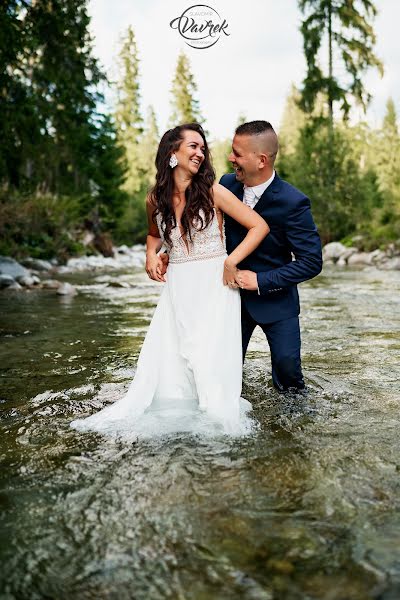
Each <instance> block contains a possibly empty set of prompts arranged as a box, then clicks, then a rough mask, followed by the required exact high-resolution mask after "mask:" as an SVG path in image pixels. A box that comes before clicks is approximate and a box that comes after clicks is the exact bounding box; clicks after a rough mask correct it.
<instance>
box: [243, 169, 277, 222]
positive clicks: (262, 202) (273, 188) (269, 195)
mask: <svg viewBox="0 0 400 600" xmlns="http://www.w3.org/2000/svg"><path fill="white" fill-rule="evenodd" d="M281 187H282V180H281V179H280V178H279V177H278V174H277V173H276V172H275V177H274V179H273V181H272V183H271V184H270V185H269V186H268V187H267V189H266V190H265V192H264V193H263V194H262V196H261V198H260V199H259V201H258V202H257V204H256V205H255V207H254V210H255V211H256V212H258V213H260V212H262V211H263V210H264V208H265V207H266V205H267V204H268V202H270V201H271V200H274V199H276V197H277V195H278V194H279V191H280V189H281ZM242 197H243V192H242Z"/></svg>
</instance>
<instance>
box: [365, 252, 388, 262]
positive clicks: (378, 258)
mask: <svg viewBox="0 0 400 600" xmlns="http://www.w3.org/2000/svg"><path fill="white" fill-rule="evenodd" d="M369 256H370V259H371V262H372V263H373V264H375V265H376V264H378V263H382V262H385V261H386V260H387V254H386V252H383V250H379V248H377V249H376V250H373V251H372V252H370V253H369Z"/></svg>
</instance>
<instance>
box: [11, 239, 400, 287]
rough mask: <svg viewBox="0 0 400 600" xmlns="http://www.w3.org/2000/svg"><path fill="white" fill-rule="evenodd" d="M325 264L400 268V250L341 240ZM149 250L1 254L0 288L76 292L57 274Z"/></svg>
mask: <svg viewBox="0 0 400 600" xmlns="http://www.w3.org/2000/svg"><path fill="white" fill-rule="evenodd" d="M322 255H323V259H324V265H336V266H338V267H371V266H372V267H376V268H378V269H382V270H400V250H399V249H398V248H396V246H395V245H394V244H390V245H389V246H388V247H387V248H386V250H380V249H376V250H373V251H372V252H362V251H360V250H359V249H358V248H356V247H350V248H349V247H346V246H344V245H343V244H342V243H341V242H331V243H329V244H326V245H325V246H324V248H323V250H322ZM145 262H146V251H145V247H144V246H143V245H142V244H136V245H135V246H131V247H128V246H126V245H123V246H119V247H116V248H114V255H113V256H112V257H105V256H102V255H101V254H98V255H91V256H79V257H74V258H70V259H69V260H68V261H67V263H66V264H65V265H58V263H57V260H56V259H52V260H51V261H47V260H41V259H36V258H25V259H23V260H21V261H20V262H18V261H16V260H14V259H13V258H10V257H8V256H0V290H30V289H45V290H54V291H55V292H56V293H57V294H59V295H60V296H64V295H70V296H73V295H75V294H76V293H77V290H76V288H75V287H74V286H73V285H71V284H69V283H68V284H66V283H65V282H62V281H59V280H58V279H57V274H64V273H76V272H82V271H92V272H93V271H104V270H120V269H126V268H137V269H143V268H144V265H145Z"/></svg>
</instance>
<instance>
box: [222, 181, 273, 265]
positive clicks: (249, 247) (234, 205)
mask: <svg viewBox="0 0 400 600" xmlns="http://www.w3.org/2000/svg"><path fill="white" fill-rule="evenodd" d="M213 193H214V204H215V206H216V207H217V208H219V209H220V210H222V212H224V213H226V214H227V215H229V216H230V217H232V219H235V221H237V222H238V223H240V224H241V225H243V227H245V228H246V229H247V230H248V232H247V235H246V237H245V238H244V240H243V241H242V242H241V243H240V244H239V245H238V246H236V248H235V249H234V251H233V252H231V253H230V255H229V256H228V258H227V259H226V261H225V267H226V270H228V271H230V272H231V273H234V272H235V271H236V266H237V265H238V264H239V263H240V262H242V260H244V259H245V258H246V257H247V256H249V254H251V253H252V252H253V251H254V250H255V249H256V248H257V246H258V245H259V244H260V243H261V242H262V241H263V239H264V238H265V236H266V235H268V233H269V227H268V225H267V223H266V222H265V221H264V219H263V218H262V217H260V215H259V214H258V213H256V212H255V211H254V210H252V209H251V208H250V207H249V206H247V205H246V204H244V203H243V202H241V201H240V200H239V199H238V198H236V196H235V195H234V194H232V192H230V191H229V190H227V189H226V188H225V187H224V186H223V185H220V184H219V183H215V184H214V185H213Z"/></svg>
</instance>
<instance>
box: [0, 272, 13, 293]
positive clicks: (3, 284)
mask: <svg viewBox="0 0 400 600" xmlns="http://www.w3.org/2000/svg"><path fill="white" fill-rule="evenodd" d="M13 283H15V281H14V279H13V278H12V277H11V275H0V290H2V289H4V288H8V287H10V285H12V284H13Z"/></svg>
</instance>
